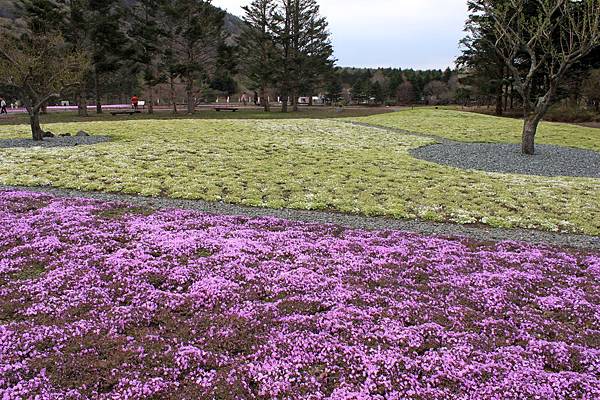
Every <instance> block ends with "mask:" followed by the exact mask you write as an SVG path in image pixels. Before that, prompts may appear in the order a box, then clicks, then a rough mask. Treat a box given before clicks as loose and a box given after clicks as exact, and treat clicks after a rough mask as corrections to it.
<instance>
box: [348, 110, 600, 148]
mask: <svg viewBox="0 0 600 400" xmlns="http://www.w3.org/2000/svg"><path fill="white" fill-rule="evenodd" d="M352 119H353V120H355V121H358V122H365V123H369V124H373V125H380V126H385V127H391V128H400V129H405V130H407V131H411V132H416V133H425V134H433V135H438V136H442V137H445V138H449V139H453V140H459V141H464V142H485V143H519V142H520V139H521V131H522V129H523V122H522V121H521V120H518V119H513V118H500V117H494V116H491V115H483V114H476V113H472V112H461V111H454V110H444V109H433V108H417V109H413V110H404V111H400V112H396V113H390V114H382V115H372V116H367V117H358V118H352ZM537 142H538V143H543V144H554V145H559V146H570V147H579V148H584V149H591V150H596V151H600V129H595V128H586V127H581V126H576V125H571V124H561V123H553V122H542V124H541V125H540V128H539V131H538V134H537Z"/></svg>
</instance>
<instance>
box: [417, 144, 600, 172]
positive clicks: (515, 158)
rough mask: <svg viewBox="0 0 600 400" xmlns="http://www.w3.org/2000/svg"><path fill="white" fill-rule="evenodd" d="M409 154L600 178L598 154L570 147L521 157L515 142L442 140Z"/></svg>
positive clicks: (491, 168) (542, 148) (464, 164)
mask: <svg viewBox="0 0 600 400" xmlns="http://www.w3.org/2000/svg"><path fill="white" fill-rule="evenodd" d="M410 153H411V155H412V156H413V157H416V158H419V159H421V160H426V161H431V162H434V163H437V164H444V165H449V166H452V167H457V168H462V169H474V170H480V171H488V172H502V173H511V174H523V175H537V176H573V177H588V178H600V153H598V152H596V151H592V150H583V149H575V148H571V147H561V146H551V145H537V146H536V154H535V155H533V156H525V155H523V154H521V146H520V145H515V144H499V143H462V142H446V143H441V144H434V145H430V146H425V147H421V148H418V149H414V150H411V152H410Z"/></svg>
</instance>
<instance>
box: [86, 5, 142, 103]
mask: <svg viewBox="0 0 600 400" xmlns="http://www.w3.org/2000/svg"><path fill="white" fill-rule="evenodd" d="M79 5H80V6H83V7H85V9H84V10H81V12H82V15H83V17H84V20H83V21H84V24H85V25H84V27H85V28H86V29H88V32H89V33H88V39H89V43H90V46H91V53H92V73H93V86H94V93H95V100H96V112H97V113H98V114H101V113H102V100H101V99H102V84H101V80H102V79H103V75H105V74H110V73H114V72H116V71H117V70H119V69H120V68H124V67H127V60H128V59H129V58H130V56H128V53H127V50H128V49H130V48H131V47H130V46H129V44H128V40H127V36H126V35H125V32H124V26H125V9H124V8H123V5H122V3H121V1H120V0H87V5H86V4H84V3H80V4H79Z"/></svg>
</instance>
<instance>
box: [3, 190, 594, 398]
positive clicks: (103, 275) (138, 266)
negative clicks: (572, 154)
mask: <svg viewBox="0 0 600 400" xmlns="http://www.w3.org/2000/svg"><path fill="white" fill-rule="evenodd" d="M0 226H2V229H1V230H0V255H1V256H2V258H0V360H2V363H1V366H0V393H3V399H34V398H35V399H99V400H104V399H106V400H108V399H134V400H137V399H140V400H142V399H173V400H178V399H181V400H183V399H186V400H189V399H256V400H266V399H289V400H296V399H297V400H301V399H302V400H303V399H315V400H316V399H331V400H356V399H373V400H384V399H415V400H416V399H430V400H447V399H478V400H494V399H505V400H521V399H548V400H550V399H552V400H574V399H587V400H592V399H598V398H600V378H599V377H600V350H599V349H598V338H599V337H600V331H599V315H600V314H599V312H600V308H599V301H600V288H599V286H598V274H599V271H600V257H598V255H591V254H588V255H586V254H576V253H569V252H567V251H562V250H560V249H556V248H553V247H544V246H527V245H522V244H516V243H500V244H486V245H483V244H477V243H473V242H466V241H457V240H446V239H439V238H427V237H422V236H417V235H409V234H405V233H400V232H393V231H384V232H365V231H360V230H343V229H340V228H336V227H332V226H322V225H317V224H300V223H292V222H286V221H281V220H277V219H273V218H263V219H254V220H252V219H247V218H240V217H222V216H209V215H206V214H200V213H196V212H191V211H180V210H166V211H160V212H156V213H152V212H151V211H150V210H140V209H135V208H128V207H126V206H124V205H118V204H112V203H102V202H97V201H87V200H80V199H56V198H52V197H50V196H46V195H39V194H31V193H26V192H0Z"/></svg>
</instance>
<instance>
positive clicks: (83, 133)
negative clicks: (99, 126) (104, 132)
mask: <svg viewBox="0 0 600 400" xmlns="http://www.w3.org/2000/svg"><path fill="white" fill-rule="evenodd" d="M75 136H90V134H89V133H87V132H86V131H79V132H77V134H76V135H75Z"/></svg>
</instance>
